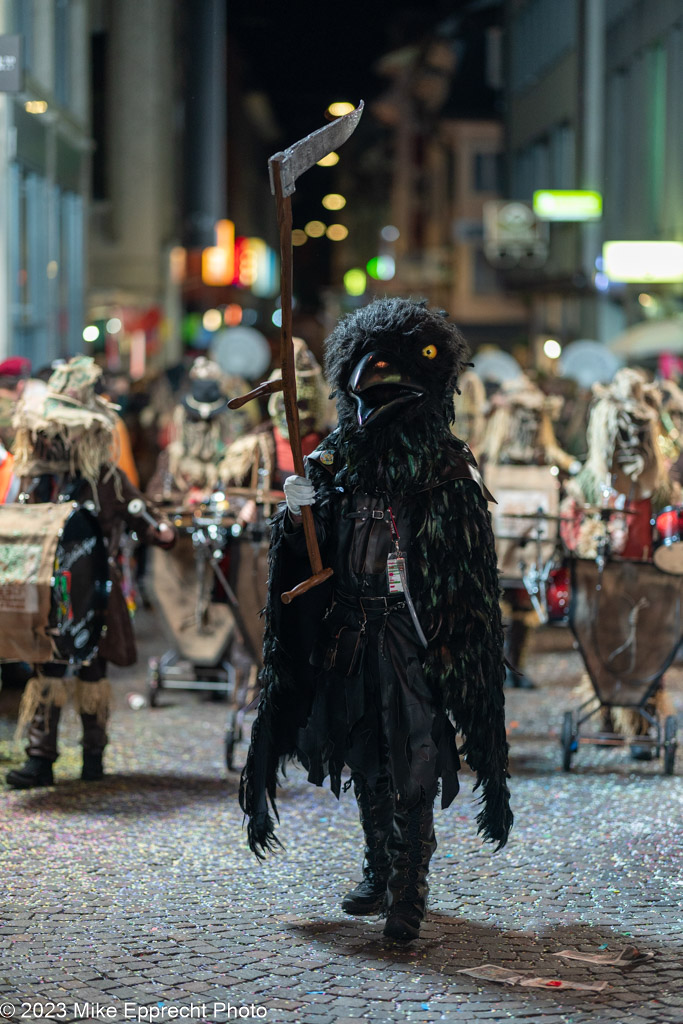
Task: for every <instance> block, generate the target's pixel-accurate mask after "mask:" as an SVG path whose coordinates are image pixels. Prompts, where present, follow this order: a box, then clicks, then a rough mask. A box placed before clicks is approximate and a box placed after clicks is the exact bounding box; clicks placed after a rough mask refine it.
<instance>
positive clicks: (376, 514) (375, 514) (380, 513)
mask: <svg viewBox="0 0 683 1024" xmlns="http://www.w3.org/2000/svg"><path fill="white" fill-rule="evenodd" d="M372 518H373V519H384V510H383V509H382V510H380V509H378V508H373V510H372Z"/></svg>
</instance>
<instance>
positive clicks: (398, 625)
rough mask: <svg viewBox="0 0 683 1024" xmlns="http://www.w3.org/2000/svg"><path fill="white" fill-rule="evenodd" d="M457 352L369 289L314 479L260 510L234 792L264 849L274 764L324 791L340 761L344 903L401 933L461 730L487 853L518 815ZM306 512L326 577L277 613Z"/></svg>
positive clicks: (300, 564) (490, 560)
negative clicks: (259, 642)
mask: <svg viewBox="0 0 683 1024" xmlns="http://www.w3.org/2000/svg"><path fill="white" fill-rule="evenodd" d="M465 358H466V344H465V341H464V339H463V337H462V335H461V334H460V332H459V331H458V329H457V328H456V327H455V326H454V325H452V324H450V323H449V322H448V321H447V320H446V319H445V314H440V313H437V312H435V311H432V310H429V309H428V308H427V307H426V305H425V304H424V303H415V302H412V301H409V300H406V299H380V300H377V301H375V302H373V303H372V304H370V305H369V306H367V307H364V308H361V309H359V310H358V311H356V312H355V313H353V314H350V315H349V316H348V317H346V318H344V319H343V320H342V321H340V323H339V324H338V326H337V328H336V329H335V330H334V331H333V333H332V334H331V336H330V337H329V338H328V340H327V343H326V357H325V369H326V375H327V379H328V381H329V382H330V384H331V386H332V388H333V389H334V390H333V393H334V394H335V395H336V400H337V410H338V414H339V427H338V429H337V430H335V431H334V432H333V433H332V434H331V435H330V436H329V437H327V438H326V439H325V440H324V441H323V443H322V444H321V445H320V446H319V448H318V449H317V450H316V451H314V452H313V453H311V455H310V456H309V458H308V460H307V467H308V472H309V473H310V480H307V479H305V478H303V477H300V476H292V477H289V478H288V480H287V481H286V482H285V494H286V498H287V504H286V508H285V509H283V510H282V512H280V513H279V514H278V515H277V516H276V517H275V520H274V525H273V533H272V539H271V556H270V565H271V573H270V580H269V600H268V606H267V609H266V629H265V639H264V659H265V670H264V673H263V682H264V692H263V696H262V698H261V701H260V704H259V712H258V717H257V719H256V722H255V724H254V726H253V730H252V739H251V746H250V750H249V755H248V758H247V763H246V767H245V770H244V772H243V776H242V785H241V791H240V800H241V806H242V808H243V810H244V811H245V812H246V814H247V815H248V817H249V825H248V837H249V844H250V847H251V849H252V850H253V851H254V852H255V853H256V854H257V855H259V856H263V855H264V854H265V852H266V851H268V850H272V849H273V848H274V847H275V846H276V845H277V843H278V841H277V839H276V837H275V834H274V821H273V818H272V817H271V815H270V813H269V810H268V806H267V800H268V799H269V800H270V803H271V807H272V810H273V812H274V813H275V814H277V811H276V807H275V795H276V785H277V781H278V775H277V773H278V764H279V763H282V762H284V761H286V760H287V759H288V758H292V757H296V758H297V759H298V760H299V761H300V762H301V763H302V764H303V765H304V766H305V767H306V769H307V771H308V778H309V781H311V782H313V783H315V784H316V785H322V783H323V781H324V779H325V777H326V776H329V779H330V786H331V788H332V790H333V792H334V793H335V794H336V795H337V796H338V795H339V792H340V788H341V783H342V770H343V769H344V767H345V766H346V767H348V768H349V769H350V772H351V780H350V781H349V783H347V785H350V784H351V781H352V782H353V785H354V789H355V793H356V798H357V801H358V807H359V813H360V820H361V825H362V827H363V831H364V834H365V859H364V863H363V879H362V881H361V882H360V884H359V885H358V886H357V887H356V888H355V889H354V890H353V891H352V892H350V893H348V894H347V896H346V897H345V898H344V900H343V903H342V908H343V909H344V910H345V912H346V913H349V914H354V915H356V914H372V913H378V912H382V911H383V912H384V913H385V915H386V924H385V928H384V934H385V935H387V936H389V937H391V938H394V939H399V940H410V939H413V938H415V937H417V935H418V934H419V929H420V924H421V922H422V920H423V918H424V914H425V904H426V897H427V888H428V887H427V873H428V870H429V863H430V859H431V856H432V854H433V852H434V849H435V848H436V839H435V836H434V827H433V802H434V799H435V797H436V794H437V790H438V786H439V780H441V805H442V807H448V806H449V805H450V803H451V801H452V800H453V799H454V797H455V795H456V794H457V792H458V776H457V772H458V769H459V767H460V762H459V758H458V751H457V749H456V729H457V730H458V732H459V733H460V734H461V735H462V737H463V745H462V748H461V750H460V753H462V754H464V757H465V759H466V761H467V763H468V764H469V766H470V768H471V769H472V770H473V771H474V772H475V773H476V777H477V786H481V792H482V804H483V807H482V810H481V812H480V814H479V816H478V819H477V820H478V825H479V831H480V832H481V833H482V835H483V837H484V839H485V840H489V841H492V842H495V843H496V844H497V848H500V847H501V846H503V845H504V844H505V842H506V840H507V835H508V832H509V829H510V827H511V824H512V814H511V812H510V809H509V792H508V787H507V781H506V780H507V778H508V770H507V750H508V748H507V742H506V738H505V721H504V697H503V680H504V667H503V654H502V647H503V635H502V626H501V620H500V609H499V604H498V577H497V571H496V558H495V550H494V544H493V537H492V533H491V524H490V517H489V514H488V511H487V507H486V501H487V497H490V496H489V495H488V492H487V491H486V490H485V489H484V487H483V484H482V482H481V478H480V476H479V473H478V471H477V469H476V467H475V463H474V459H473V458H472V456H471V454H470V452H469V449H468V448H467V446H466V445H465V444H464V443H463V442H461V441H459V440H458V439H457V438H455V437H453V435H452V434H451V432H450V425H451V422H452V419H453V391H454V388H455V386H456V382H457V376H458V373H459V372H460V371H461V370H462V368H463V365H464V362H465ZM302 505H312V511H313V515H314V517H315V526H316V532H317V535H318V539H319V542H320V545H321V554H322V559H323V565H329V566H331V567H332V568H333V570H334V575H333V576H332V577H331V579H330V580H329V582H328V583H325V584H323V586H322V587H316V588H315V589H313V590H310V591H308V593H307V594H304V595H303V596H299V597H297V598H296V599H295V600H293V601H292V602H291V604H288V605H284V604H283V603H282V602H281V599H280V594H281V592H282V591H283V590H286V589H287V587H288V586H289V585H291V584H292V583H296V582H300V581H301V580H302V579H304V578H305V577H306V576H307V575H310V569H309V567H308V560H307V558H306V557H305V551H306V548H305V546H304V539H303V531H302V528H301V525H300V509H301V506H302ZM449 716H450V717H449ZM451 719H452V721H451ZM453 723H454V724H453ZM454 725H455V727H454ZM345 788H346V786H345Z"/></svg>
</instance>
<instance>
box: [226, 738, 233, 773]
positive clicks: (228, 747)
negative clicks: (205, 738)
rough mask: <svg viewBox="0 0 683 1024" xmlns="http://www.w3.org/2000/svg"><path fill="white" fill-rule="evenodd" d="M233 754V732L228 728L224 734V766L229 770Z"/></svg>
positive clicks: (231, 766) (230, 769) (231, 768)
mask: <svg viewBox="0 0 683 1024" xmlns="http://www.w3.org/2000/svg"><path fill="white" fill-rule="evenodd" d="M234 754H235V734H234V732H233V731H232V729H228V731H227V732H226V734H225V766H226V768H227V769H228V771H229V772H231V771H232V770H233V768H234V763H233V757H234Z"/></svg>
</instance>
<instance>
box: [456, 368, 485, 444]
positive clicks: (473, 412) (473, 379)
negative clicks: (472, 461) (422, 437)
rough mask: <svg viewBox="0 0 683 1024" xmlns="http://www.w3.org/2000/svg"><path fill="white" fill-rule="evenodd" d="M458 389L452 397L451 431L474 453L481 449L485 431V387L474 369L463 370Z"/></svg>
mask: <svg viewBox="0 0 683 1024" xmlns="http://www.w3.org/2000/svg"><path fill="white" fill-rule="evenodd" d="M458 391H459V392H460V394H456V395H455V399H454V404H455V422H454V423H453V425H452V426H451V433H453V434H455V436H456V437H459V438H460V439H461V440H463V441H465V443H466V444H467V446H468V448H469V449H470V451H472V452H474V453H475V454H476V453H477V452H479V451H481V446H482V444H483V442H484V434H485V431H486V414H487V412H488V400H487V398H486V387H485V385H484V382H483V380H482V379H481V377H479V376H478V375H477V374H476V373H475V372H474V370H465V372H464V373H463V375H462V377H460V379H459V380H458Z"/></svg>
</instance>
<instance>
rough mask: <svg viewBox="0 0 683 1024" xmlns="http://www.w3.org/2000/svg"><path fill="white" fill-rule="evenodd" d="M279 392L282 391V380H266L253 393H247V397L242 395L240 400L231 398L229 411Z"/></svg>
mask: <svg viewBox="0 0 683 1024" xmlns="http://www.w3.org/2000/svg"><path fill="white" fill-rule="evenodd" d="M278 391H282V381H281V380H266V381H264V382H263V384H259V385H258V387H255V388H254V389H253V390H252V391H247V393H246V395H240V396H239V398H231V399H230V401H229V402H228V409H241V408H242V406H243V405H246V404H247V402H251V401H252V399H254V398H263V397H264V396H265V395H274V394H276V393H277V392H278Z"/></svg>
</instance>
